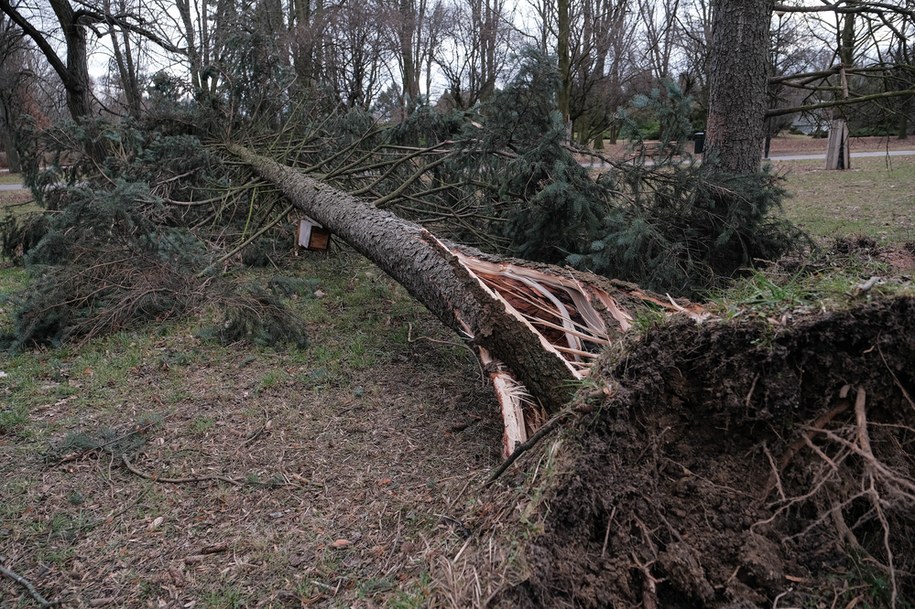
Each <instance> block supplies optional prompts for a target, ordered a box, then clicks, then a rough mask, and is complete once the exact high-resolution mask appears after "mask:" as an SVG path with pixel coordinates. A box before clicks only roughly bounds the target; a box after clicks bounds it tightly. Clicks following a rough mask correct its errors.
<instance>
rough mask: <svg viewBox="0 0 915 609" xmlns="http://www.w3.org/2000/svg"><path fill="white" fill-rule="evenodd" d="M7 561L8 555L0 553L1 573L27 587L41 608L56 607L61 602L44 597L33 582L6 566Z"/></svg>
mask: <svg viewBox="0 0 915 609" xmlns="http://www.w3.org/2000/svg"><path fill="white" fill-rule="evenodd" d="M6 563H7V558H6V556H3V555H0V574H2V575H3V576H4V577H8V578H10V579H11V580H13V581H14V582H16V583H17V584H19V585H20V586H22V587H23V588H25V589H26V591H27V592H28V593H29V594H30V595H31V597H32V598H33V599H34V600H35V602H36V603H38V606H39V607H41V609H45V608H46V607H54V606H55V605H59V604H60V601H49V600H48V599H46V598H45V597H43V596H42V595H41V594H40V593H39V592H38V590H36V589H35V586H34V585H32V582H30V581H29V580H27V579H26V578H24V577H23V576H21V575H19V574H18V573H16V572H15V571H13V570H12V569H10V568H8V567H6Z"/></svg>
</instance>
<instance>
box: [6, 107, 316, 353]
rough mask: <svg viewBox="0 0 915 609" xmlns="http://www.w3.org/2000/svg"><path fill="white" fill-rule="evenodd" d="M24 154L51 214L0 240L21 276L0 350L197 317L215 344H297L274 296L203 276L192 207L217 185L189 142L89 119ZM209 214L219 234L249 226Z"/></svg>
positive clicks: (51, 134) (294, 326)
mask: <svg viewBox="0 0 915 609" xmlns="http://www.w3.org/2000/svg"><path fill="white" fill-rule="evenodd" d="M33 146H34V149H33V153H32V155H31V156H30V159H31V160H32V163H31V166H30V167H29V170H28V172H27V180H28V183H29V184H30V185H31V187H32V190H33V193H35V195H36V198H37V199H38V200H39V201H40V202H42V203H43V204H44V205H45V206H46V207H48V208H50V209H53V210H54V212H53V213H49V214H45V215H43V216H42V217H43V218H44V221H43V223H42V224H41V225H40V226H38V227H37V228H33V227H32V226H31V225H30V224H20V223H16V224H8V225H7V227H6V228H5V229H4V231H2V232H0V237H2V238H3V244H2V245H3V248H2V249H3V251H4V252H15V253H17V254H19V257H18V258H19V260H20V261H21V262H23V263H24V264H25V266H26V268H27V269H28V271H29V275H30V285H29V287H28V289H27V290H25V291H24V292H23V293H22V294H19V295H18V296H17V303H18V306H17V307H16V310H15V313H14V323H13V332H12V333H11V334H10V335H7V336H5V337H0V344H2V345H3V346H5V347H7V348H11V349H23V348H29V347H32V346H36V345H60V344H63V343H66V342H72V341H83V340H87V339H90V338H92V337H94V336H98V335H100V334H103V333H108V332H112V331H116V330H120V329H125V328H130V327H133V326H135V325H137V324H141V323H146V322H151V321H155V322H161V321H164V320H168V319H173V318H178V317H183V316H186V315H188V314H190V313H194V312H203V311H207V310H212V311H214V312H213V313H212V315H213V316H215V317H218V318H220V319H221V320H223V322H222V324H223V325H222V326H221V333H222V335H223V336H224V337H225V338H226V340H233V341H234V340H249V341H251V342H258V343H262V342H268V341H270V340H273V341H274V342H288V343H290V344H293V345H297V346H299V345H302V344H304V340H305V338H304V326H303V323H302V322H301V320H298V319H296V318H295V317H294V316H293V315H292V313H291V312H290V311H289V310H287V309H286V308H285V305H284V299H283V297H279V296H276V295H273V294H271V293H269V292H267V291H265V290H260V291H258V290H255V289H253V288H250V287H236V286H235V285H234V284H233V282H232V281H230V280H229V279H228V278H226V277H222V276H215V275H214V273H213V272H210V273H209V274H205V273H204V269H208V268H210V267H211V266H212V265H213V263H214V262H215V261H216V259H217V255H216V252H217V251H218V249H217V247H216V246H217V245H218V243H217V242H215V241H212V240H209V239H206V236H207V235H208V234H209V233H210V231H208V230H207V229H206V228H205V221H206V220H207V219H208V217H211V216H213V214H214V212H213V209H212V208H213V207H214V205H213V204H209V203H208V204H206V205H197V204H194V203H193V202H192V201H193V199H194V198H200V197H201V195H204V196H206V195H207V194H208V193H211V192H212V191H213V190H214V188H215V187H218V186H219V184H220V183H222V182H224V181H225V180H226V177H225V176H224V175H222V174H220V173H218V172H217V171H216V170H217V169H221V166H219V165H218V164H216V163H214V161H213V157H212V155H211V153H210V152H209V151H208V150H207V149H206V148H205V147H203V146H202V145H201V144H200V142H199V141H197V140H196V139H195V138H192V137H189V136H186V135H178V136H163V135H161V134H159V133H157V132H155V131H147V130H141V129H139V128H137V127H135V126H134V125H131V124H126V123H125V124H121V125H115V124H105V123H93V122H89V123H86V124H82V125H75V124H67V125H62V126H59V127H56V128H53V129H52V130H50V131H47V132H43V133H36V134H35V136H34V139H33ZM39 161H42V163H39ZM48 161H49V162H48ZM45 162H47V167H46V168H45V167H43V166H42V165H44V163H45ZM211 199H212V201H213V202H215V203H218V202H220V201H221V199H220V198H219V197H211ZM188 201H191V203H188ZM216 213H217V214H218V215H219V216H220V217H221V220H222V221H224V222H225V224H224V225H223V226H221V228H220V231H222V232H224V231H226V229H227V228H230V227H231V226H232V225H233V224H240V223H241V222H242V219H243V218H244V219H246V220H247V221H250V216H246V215H245V214H244V213H243V211H239V210H235V209H233V208H231V207H226V206H223V207H222V208H220V209H217V212H216ZM192 229H193V230H192ZM236 230H237V229H236ZM11 258H13V257H12V256H11ZM277 337H281V340H278V341H277V340H276V339H277ZM287 339H288V340H287Z"/></svg>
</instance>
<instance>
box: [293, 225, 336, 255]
mask: <svg viewBox="0 0 915 609" xmlns="http://www.w3.org/2000/svg"><path fill="white" fill-rule="evenodd" d="M298 242H299V246H300V247H304V248H305V249H309V250H314V251H318V252H323V251H324V250H326V249H327V248H328V247H329V246H330V231H329V230H327V229H326V228H324V227H323V226H321V225H320V224H318V223H317V222H315V221H314V220H312V219H311V218H308V217H305V218H302V219H301V220H299V240H298Z"/></svg>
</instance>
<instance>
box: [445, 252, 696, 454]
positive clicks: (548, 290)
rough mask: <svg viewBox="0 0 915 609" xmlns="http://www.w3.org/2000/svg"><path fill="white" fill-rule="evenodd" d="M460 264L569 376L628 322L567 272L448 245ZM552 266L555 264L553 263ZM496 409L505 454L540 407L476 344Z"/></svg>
mask: <svg viewBox="0 0 915 609" xmlns="http://www.w3.org/2000/svg"><path fill="white" fill-rule="evenodd" d="M452 252H453V253H454V255H455V256H456V257H457V259H458V260H459V261H460V263H461V264H462V265H463V266H464V267H465V268H466V269H467V270H468V271H469V272H470V273H471V274H472V275H473V276H475V277H476V278H477V280H478V281H479V282H480V283H481V284H482V285H483V286H484V288H485V289H486V290H487V292H489V293H490V295H491V296H492V297H493V298H495V299H497V300H499V301H501V302H502V303H503V304H504V305H505V309H506V312H507V313H508V314H510V315H512V316H514V317H516V318H517V319H519V320H521V321H522V322H523V323H524V324H525V325H526V326H527V327H528V329H529V330H530V331H531V332H533V333H534V334H536V335H537V336H538V337H539V338H540V341H541V343H542V344H543V348H544V349H545V350H547V351H549V352H552V353H553V354H555V355H556V357H558V358H560V359H561V360H562V361H564V362H565V363H566V365H567V366H568V368H569V371H570V372H571V374H572V376H573V377H574V378H577V379H584V378H586V377H587V376H588V375H589V374H590V372H591V366H592V364H593V363H594V361H595V360H596V359H597V358H598V357H599V355H600V352H601V350H603V349H604V348H605V347H607V346H609V345H611V344H612V341H613V340H614V339H615V338H616V337H618V336H620V335H621V334H623V333H624V332H626V331H627V330H629V329H630V328H631V327H632V321H633V320H632V316H631V315H630V314H629V313H628V312H627V311H626V310H625V309H624V308H623V307H622V306H620V304H619V303H618V302H617V300H616V299H615V298H614V297H613V296H612V295H611V294H609V293H608V292H607V291H606V290H604V289H602V288H599V287H597V286H595V285H592V284H590V283H582V282H581V281H579V280H577V279H576V278H575V277H574V276H573V275H572V274H571V273H570V274H569V275H568V276H562V275H560V274H558V272H553V270H552V269H550V270H544V269H538V268H529V267H525V266H520V265H518V264H512V263H504V262H490V261H487V260H481V259H479V258H475V257H473V256H469V255H467V254H465V253H463V252H461V251H457V250H452ZM556 271H561V269H558V268H556ZM627 295H628V296H629V297H630V298H633V299H636V300H640V301H643V302H650V303H652V304H653V305H654V306H656V307H659V308H661V309H662V310H665V311H668V312H682V313H686V314H688V315H692V316H698V315H699V313H697V311H695V310H688V309H686V308H684V307H683V306H681V305H678V304H677V303H675V302H674V301H673V300H672V299H671V300H670V301H669V302H664V301H663V300H661V299H660V298H657V297H656V296H654V295H650V294H647V293H645V292H643V291H641V290H638V289H632V290H631V291H629V292H628V294H627ZM477 350H478V354H479V357H480V361H481V362H482V363H483V366H484V368H485V369H486V370H487V371H488V372H489V376H490V379H491V381H492V384H493V388H494V389H495V391H496V396H497V398H498V400H499V405H500V407H501V409H502V420H503V425H504V433H503V453H504V454H505V456H508V455H510V454H511V453H512V452H513V451H514V449H515V447H516V446H517V445H519V444H523V443H524V442H525V441H526V440H527V438H528V437H529V435H530V434H532V433H533V432H534V431H536V430H537V429H538V428H539V427H540V426H541V425H543V423H544V422H545V421H546V420H547V418H548V414H547V412H546V410H545V409H544V408H543V407H542V406H541V405H540V404H539V403H538V401H537V399H536V398H535V397H533V396H531V395H530V393H528V392H527V391H526V390H525V388H524V386H523V385H522V384H521V383H520V382H519V381H518V379H516V378H515V377H514V375H513V374H512V372H511V371H510V370H508V369H507V368H506V367H505V366H504V365H503V364H502V363H501V362H500V361H498V360H496V359H495V358H493V357H492V356H491V355H490V353H489V352H488V351H487V350H486V349H484V348H482V347H478V348H477Z"/></svg>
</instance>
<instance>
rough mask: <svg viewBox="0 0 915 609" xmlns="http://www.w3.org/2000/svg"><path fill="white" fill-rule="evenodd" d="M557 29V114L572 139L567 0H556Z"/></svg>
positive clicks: (570, 65)
mask: <svg viewBox="0 0 915 609" xmlns="http://www.w3.org/2000/svg"><path fill="white" fill-rule="evenodd" d="M558 2H559V6H558V10H557V29H558V39H557V47H556V54H557V55H558V56H559V60H558V61H559V95H558V103H559V112H561V113H562V122H563V124H565V125H566V126H567V127H568V129H569V133H568V137H569V138H570V139H571V138H572V126H571V123H570V119H571V102H572V57H571V51H570V49H569V37H570V35H571V31H572V25H571V21H570V20H571V17H570V15H569V0H558Z"/></svg>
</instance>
